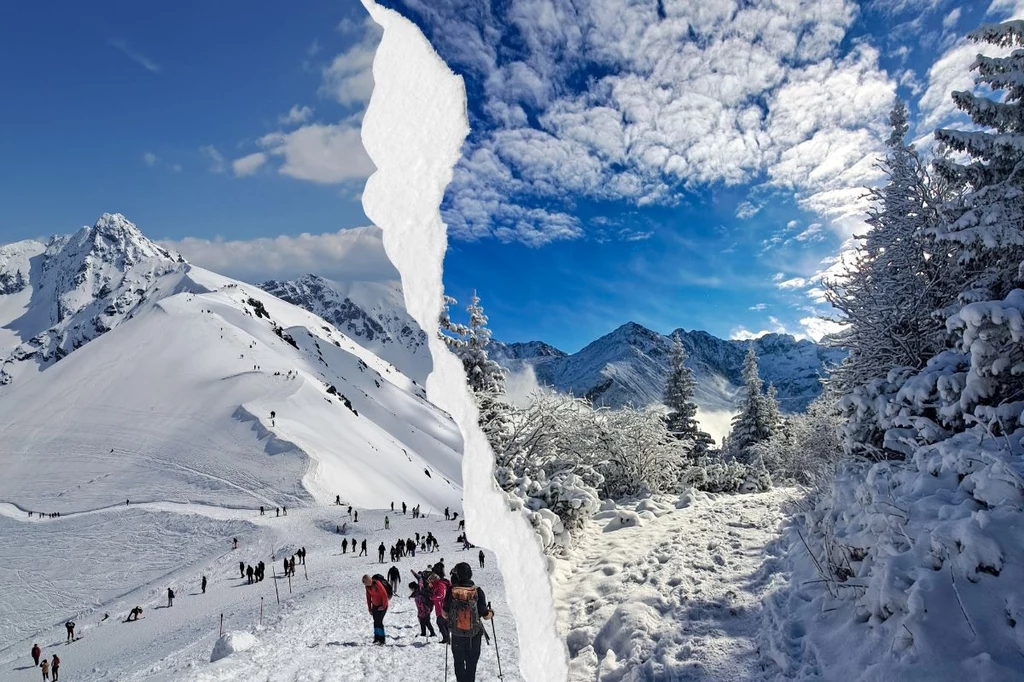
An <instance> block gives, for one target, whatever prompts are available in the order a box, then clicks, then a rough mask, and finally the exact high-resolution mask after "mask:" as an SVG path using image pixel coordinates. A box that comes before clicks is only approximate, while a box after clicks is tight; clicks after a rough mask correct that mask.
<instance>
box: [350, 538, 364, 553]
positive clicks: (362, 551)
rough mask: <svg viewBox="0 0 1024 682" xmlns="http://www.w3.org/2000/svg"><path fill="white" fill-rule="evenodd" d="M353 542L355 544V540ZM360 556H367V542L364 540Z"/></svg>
mask: <svg viewBox="0 0 1024 682" xmlns="http://www.w3.org/2000/svg"><path fill="white" fill-rule="evenodd" d="M353 542H355V540H353ZM359 556H366V540H363V546H362V549H361V550H360V552H359Z"/></svg>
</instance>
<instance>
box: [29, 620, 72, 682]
mask: <svg viewBox="0 0 1024 682" xmlns="http://www.w3.org/2000/svg"><path fill="white" fill-rule="evenodd" d="M68 625H70V627H69V629H68V631H69V632H73V631H74V629H75V624H74V623H68ZM42 656H43V650H42V649H40V648H39V645H38V644H33V645H32V664H33V665H34V666H35V667H37V668H39V669H40V670H42V671H43V679H44V680H49V679H53V682H57V680H58V679H59V676H60V656H58V655H57V654H54V655H53V659H52V660H47V659H45V658H42ZM40 658H42V660H41V661H40ZM51 673H52V674H53V677H52V678H51V677H50V674H51Z"/></svg>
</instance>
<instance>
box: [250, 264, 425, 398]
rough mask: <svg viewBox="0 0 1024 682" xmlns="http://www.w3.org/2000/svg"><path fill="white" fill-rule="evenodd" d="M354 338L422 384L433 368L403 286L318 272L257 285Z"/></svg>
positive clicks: (422, 332) (423, 334) (421, 331)
mask: <svg viewBox="0 0 1024 682" xmlns="http://www.w3.org/2000/svg"><path fill="white" fill-rule="evenodd" d="M260 288H262V289H263V290H264V291H267V292H268V293H271V294H273V295H274V296H277V297H278V298H280V299H281V300H283V301H288V302H289V303H291V304H293V305H297V306H299V307H300V308H304V309H305V310H308V311H310V312H311V313H314V314H315V315H318V316H320V317H322V318H324V319H325V320H327V321H328V322H330V323H331V324H333V325H334V326H335V327H337V328H338V329H339V330H341V331H342V332H344V333H345V334H347V335H348V336H350V337H352V338H353V339H357V340H358V342H359V343H360V344H361V345H362V346H364V347H365V348H367V349H369V350H372V351H373V352H374V353H375V354H376V355H377V356H378V357H380V358H383V359H384V360H387V361H388V362H390V363H391V364H392V365H394V366H395V367H397V368H399V370H401V371H402V373H403V374H405V375H406V376H408V377H411V378H413V379H415V380H416V382H417V383H419V384H420V385H424V384H426V381H427V376H428V375H429V374H430V370H431V367H432V364H431V360H430V349H429V348H428V347H427V335H426V333H424V331H423V330H422V329H420V327H419V325H418V324H417V323H416V321H415V320H413V319H412V317H411V316H410V315H409V313H408V312H406V310H405V299H404V297H403V294H402V290H401V289H399V288H396V287H391V286H388V285H386V284H382V283H378V282H336V281H332V280H329V279H326V278H324V277H320V276H319V275H312V274H310V275H304V276H302V277H300V278H298V279H295V280H291V281H279V280H270V281H268V282H264V283H263V284H261V285H260Z"/></svg>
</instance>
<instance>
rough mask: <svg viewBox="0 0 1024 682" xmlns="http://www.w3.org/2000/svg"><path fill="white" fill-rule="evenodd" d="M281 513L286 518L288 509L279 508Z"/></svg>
mask: <svg viewBox="0 0 1024 682" xmlns="http://www.w3.org/2000/svg"><path fill="white" fill-rule="evenodd" d="M281 513H282V514H284V515H285V516H288V507H281Z"/></svg>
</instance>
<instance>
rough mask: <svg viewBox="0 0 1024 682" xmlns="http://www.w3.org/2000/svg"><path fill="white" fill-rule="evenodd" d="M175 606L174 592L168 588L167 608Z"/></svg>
mask: <svg viewBox="0 0 1024 682" xmlns="http://www.w3.org/2000/svg"><path fill="white" fill-rule="evenodd" d="M172 606H174V590H172V589H171V588H169V587H168V588H167V608H171V607H172Z"/></svg>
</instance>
